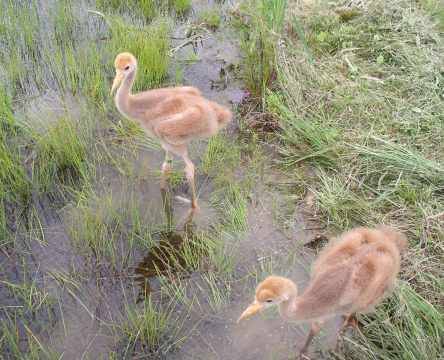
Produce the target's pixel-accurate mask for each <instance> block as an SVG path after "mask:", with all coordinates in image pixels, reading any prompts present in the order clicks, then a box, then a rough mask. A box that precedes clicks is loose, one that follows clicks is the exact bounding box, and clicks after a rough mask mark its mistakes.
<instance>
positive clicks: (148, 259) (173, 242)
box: [134, 189, 194, 303]
mask: <svg viewBox="0 0 444 360" xmlns="http://www.w3.org/2000/svg"><path fill="white" fill-rule="evenodd" d="M161 195H162V201H163V207H164V212H165V216H166V221H167V230H165V231H160V232H157V233H155V234H153V237H154V240H155V241H157V245H156V246H153V247H152V248H151V249H150V251H149V252H148V254H147V255H146V256H145V257H144V258H143V260H142V261H141V262H140V263H139V264H138V265H137V266H136V268H135V270H134V273H135V275H136V277H135V281H136V282H138V283H140V285H141V286H140V291H139V296H138V299H137V303H139V302H141V301H144V300H145V299H146V298H147V297H148V296H149V294H150V293H151V291H152V290H153V289H152V285H151V284H152V282H153V281H155V279H156V278H157V277H158V276H159V275H163V276H171V277H173V276H174V275H175V274H176V273H178V272H181V273H182V274H181V275H185V274H184V273H183V270H184V269H185V268H186V261H185V258H184V256H183V253H182V251H181V250H182V248H183V245H184V243H185V242H186V241H188V240H191V239H192V238H193V229H194V223H193V214H194V213H193V212H188V214H187V215H186V217H185V219H184V220H183V221H181V222H180V223H179V225H178V226H177V227H176V228H174V227H173V215H174V214H173V206H172V201H171V193H170V192H169V191H168V190H165V189H161ZM182 224H183V225H182Z"/></svg>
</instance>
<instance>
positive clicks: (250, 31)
mask: <svg viewBox="0 0 444 360" xmlns="http://www.w3.org/2000/svg"><path fill="white" fill-rule="evenodd" d="M286 8H287V1H286V0H249V1H246V2H244V3H243V5H242V7H241V14H240V17H239V18H240V19H243V18H248V19H249V20H248V21H243V20H241V21H239V22H238V25H239V27H240V31H241V35H242V38H241V48H242V51H243V53H244V56H245V58H244V64H243V73H244V79H245V82H246V84H247V86H248V88H249V90H250V91H251V92H252V93H253V95H254V96H255V97H257V98H258V99H261V98H262V96H263V95H264V94H265V89H266V88H268V87H270V86H271V84H272V82H273V80H274V79H275V75H276V73H275V71H276V48H277V43H278V39H279V34H280V33H281V31H282V29H283V25H284V18H285V12H286Z"/></svg>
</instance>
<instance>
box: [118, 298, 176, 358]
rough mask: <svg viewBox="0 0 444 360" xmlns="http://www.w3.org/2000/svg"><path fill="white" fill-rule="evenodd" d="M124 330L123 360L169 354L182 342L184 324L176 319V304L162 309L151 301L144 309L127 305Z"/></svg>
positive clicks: (121, 328) (149, 299) (148, 300)
mask: <svg viewBox="0 0 444 360" xmlns="http://www.w3.org/2000/svg"><path fill="white" fill-rule="evenodd" d="M125 313H126V314H125V316H126V320H125V321H124V323H123V324H122V325H121V326H120V333H121V335H120V336H121V338H122V340H121V342H122V343H123V342H124V343H126V345H123V346H122V348H123V347H124V349H123V350H122V354H121V355H122V357H123V358H128V357H132V356H137V355H140V354H144V355H145V356H146V355H150V356H156V355H160V354H165V353H166V352H168V351H170V350H171V348H172V347H173V346H174V345H175V344H177V342H178V340H180V332H181V328H182V326H181V323H180V321H178V319H176V318H175V317H174V303H170V304H166V306H162V307H160V306H159V305H156V304H155V303H154V302H153V301H152V300H151V298H150V297H149V298H148V299H146V300H145V301H144V303H143V305H142V307H141V308H140V307H132V306H130V305H127V307H126V309H125Z"/></svg>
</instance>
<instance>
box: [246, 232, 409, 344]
mask: <svg viewBox="0 0 444 360" xmlns="http://www.w3.org/2000/svg"><path fill="white" fill-rule="evenodd" d="M406 246H407V241H406V239H405V237H404V236H403V235H402V234H400V233H398V232H396V231H395V230H393V229H392V228H389V227H386V226H380V227H378V228H376V229H369V228H356V229H354V230H351V231H349V232H347V233H345V234H343V235H342V236H341V237H339V238H338V239H336V240H333V241H332V242H330V244H329V245H328V246H327V247H326V248H325V249H324V250H323V251H322V252H321V253H320V254H319V257H318V259H317V260H316V261H315V263H314V264H313V268H312V276H311V279H310V283H309V284H308V286H307V288H306V289H305V291H304V292H303V293H302V294H301V295H299V296H298V293H297V287H296V285H295V284H294V283H293V282H292V281H291V280H289V279H286V278H282V277H278V276H270V277H268V278H266V279H265V280H264V281H263V282H261V283H260V284H259V285H258V287H257V289H256V296H255V301H254V302H253V303H252V304H251V305H250V306H249V307H248V308H247V309H246V310H245V311H244V313H243V314H242V315H241V317H240V318H239V320H242V319H244V318H246V317H248V316H251V315H253V314H255V313H257V312H258V311H261V310H262V309H264V308H265V307H267V306H270V305H279V308H280V313H281V315H282V316H283V317H285V318H289V319H292V320H296V321H310V322H311V323H312V329H311V331H310V334H309V336H308V338H307V342H306V344H305V346H304V347H303V349H302V351H301V353H303V352H305V351H306V349H307V347H308V345H309V343H310V342H311V340H312V338H313V336H314V335H315V334H316V333H317V332H319V330H320V328H321V325H322V323H323V321H324V320H326V319H328V318H330V317H332V316H335V315H345V316H346V321H345V322H344V326H346V325H347V324H348V322H349V320H350V318H351V317H352V316H353V314H354V313H357V312H360V313H365V312H369V311H371V310H373V308H374V306H375V305H377V304H378V303H379V302H380V301H381V300H382V298H383V297H384V296H385V295H386V294H387V293H388V292H389V290H391V289H392V287H393V284H394V282H395V278H396V276H397V274H398V272H399V267H400V261H401V260H400V253H401V251H403V250H404V249H405V247H406Z"/></svg>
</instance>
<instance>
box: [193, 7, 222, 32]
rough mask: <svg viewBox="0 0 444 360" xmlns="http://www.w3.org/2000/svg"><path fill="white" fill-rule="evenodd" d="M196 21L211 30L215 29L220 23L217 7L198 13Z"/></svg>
mask: <svg viewBox="0 0 444 360" xmlns="http://www.w3.org/2000/svg"><path fill="white" fill-rule="evenodd" d="M198 21H199V22H200V23H201V24H204V25H205V26H206V27H208V28H209V29H211V30H217V29H218V28H219V26H220V23H221V15H220V13H219V11H218V10H217V9H209V10H205V11H202V12H201V13H200V14H199V20H198Z"/></svg>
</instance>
